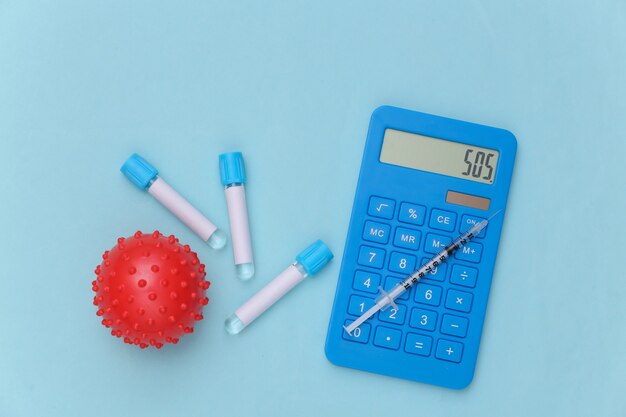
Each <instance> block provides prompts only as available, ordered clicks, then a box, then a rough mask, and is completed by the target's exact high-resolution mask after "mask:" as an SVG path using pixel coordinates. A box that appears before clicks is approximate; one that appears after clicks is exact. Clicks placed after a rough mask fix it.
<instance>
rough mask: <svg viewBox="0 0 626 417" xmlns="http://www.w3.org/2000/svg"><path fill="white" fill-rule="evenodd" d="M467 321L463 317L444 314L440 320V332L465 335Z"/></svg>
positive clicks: (459, 335)
mask: <svg viewBox="0 0 626 417" xmlns="http://www.w3.org/2000/svg"><path fill="white" fill-rule="evenodd" d="M468 323H469V321H468V320H467V319H466V318H465V317H459V316H453V315H451V314H444V315H443V319H442V320H441V333H445V334H450V335H452V336H458V337H465V335H466V334H467V324H468Z"/></svg>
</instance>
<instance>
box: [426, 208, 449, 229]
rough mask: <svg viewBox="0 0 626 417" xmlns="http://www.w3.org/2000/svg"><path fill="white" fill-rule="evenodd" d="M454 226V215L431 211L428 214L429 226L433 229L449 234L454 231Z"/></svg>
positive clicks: (446, 212)
mask: <svg viewBox="0 0 626 417" xmlns="http://www.w3.org/2000/svg"><path fill="white" fill-rule="evenodd" d="M455 224H456V214H454V213H452V212H449V211H444V210H438V209H433V211H432V213H431V214H430V223H429V226H430V227H432V228H433V229H439V230H445V231H448V232H451V231H453V230H454V225H455Z"/></svg>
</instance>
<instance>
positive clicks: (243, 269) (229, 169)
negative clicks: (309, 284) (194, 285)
mask: <svg viewBox="0 0 626 417" xmlns="http://www.w3.org/2000/svg"><path fill="white" fill-rule="evenodd" d="M219 160H220V179H221V180H222V185H223V186H224V193H225V194H226V206H227V207H228V220H229V222H230V236H231V240H232V242H233V257H234V258H235V270H236V273H237V277H238V278H240V279H242V280H244V281H246V280H249V279H250V278H252V276H253V275H254V259H253V257H252V240H251V239H250V225H249V223H248V208H247V205H246V189H245V185H244V184H245V183H246V170H245V167H244V164H243V156H242V155H241V152H230V153H223V154H221V155H220V157H219Z"/></svg>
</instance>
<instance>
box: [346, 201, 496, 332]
mask: <svg viewBox="0 0 626 417" xmlns="http://www.w3.org/2000/svg"><path fill="white" fill-rule="evenodd" d="M500 211H502V210H498V211H496V212H495V213H494V214H492V215H491V216H490V217H489V218H488V219H485V220H482V221H480V222H478V223H475V224H474V225H473V226H472V227H470V228H469V229H468V230H467V231H466V232H465V233H462V234H461V235H460V236H458V237H457V238H456V239H454V240H453V241H452V243H450V244H449V245H448V246H446V247H445V248H444V249H442V250H441V252H439V253H438V254H436V255H435V256H433V257H432V258H430V259H429V260H428V262H426V263H425V264H424V265H422V266H421V267H419V268H418V269H417V270H416V271H415V272H413V273H412V274H411V275H409V276H408V277H407V278H406V279H405V280H404V281H401V282H399V283H398V284H396V286H395V287H393V288H392V289H391V291H389V292H386V291H385V290H383V288H382V287H378V290H379V291H380V295H379V296H378V298H376V301H375V303H374V305H373V306H372V307H371V308H370V309H369V310H367V311H366V312H365V313H363V314H362V315H361V317H359V318H358V319H356V320H355V321H353V322H352V323H350V325H349V326H343V328H344V329H345V330H346V332H348V334H352V331H353V330H354V329H356V328H357V327H359V326H360V325H361V324H363V323H364V322H365V321H366V320H367V319H369V318H370V317H372V316H373V315H374V314H376V312H377V311H379V310H385V309H386V308H387V307H389V306H393V307H394V308H396V309H397V308H398V306H397V305H396V303H395V301H394V300H395V299H396V298H398V297H399V296H401V295H402V294H403V293H404V292H405V291H406V290H408V289H410V288H411V287H412V286H413V285H415V284H417V283H418V282H419V281H420V280H421V279H422V278H424V276H425V275H426V274H427V273H429V272H431V271H433V270H434V269H435V268H437V266H439V265H441V264H442V263H444V262H445V261H446V260H448V258H449V257H451V256H452V255H454V252H456V251H457V250H459V249H460V248H461V247H462V246H465V245H466V244H467V243H468V242H469V241H470V240H472V239H473V238H475V237H476V236H478V234H479V233H480V231H481V230H483V229H484V228H485V227H487V225H488V224H489V221H490V220H491V219H493V218H494V217H495V216H496V215H498V214H499V213H500Z"/></svg>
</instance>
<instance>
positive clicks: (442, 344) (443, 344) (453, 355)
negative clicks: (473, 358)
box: [435, 339, 463, 363]
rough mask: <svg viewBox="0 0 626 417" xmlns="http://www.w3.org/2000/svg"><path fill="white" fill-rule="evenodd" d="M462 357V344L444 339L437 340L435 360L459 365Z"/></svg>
mask: <svg viewBox="0 0 626 417" xmlns="http://www.w3.org/2000/svg"><path fill="white" fill-rule="evenodd" d="M462 356H463V344H461V343H458V342H452V341H450V340H445V339H439V341H438V342H437V349H436V350H435V357H436V358H437V359H443V360H444V361H450V362H456V363H459V362H461V357H462Z"/></svg>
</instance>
